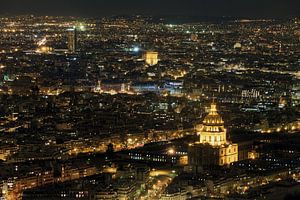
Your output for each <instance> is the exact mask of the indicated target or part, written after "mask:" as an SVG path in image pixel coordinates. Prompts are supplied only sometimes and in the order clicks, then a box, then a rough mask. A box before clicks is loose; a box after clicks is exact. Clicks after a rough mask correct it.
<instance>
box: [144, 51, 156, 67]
mask: <svg viewBox="0 0 300 200" xmlns="http://www.w3.org/2000/svg"><path fill="white" fill-rule="evenodd" d="M144 59H145V62H146V64H147V65H149V66H154V65H157V63H158V52H154V51H147V52H145V54H144Z"/></svg>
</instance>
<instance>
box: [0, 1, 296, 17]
mask: <svg viewBox="0 0 300 200" xmlns="http://www.w3.org/2000/svg"><path fill="white" fill-rule="evenodd" d="M16 14H37V15H73V16H107V15H122V14H144V15H186V16H187V15H189V16H211V17H220V16H232V17H271V18H282V17H291V16H300V0H0V15H16Z"/></svg>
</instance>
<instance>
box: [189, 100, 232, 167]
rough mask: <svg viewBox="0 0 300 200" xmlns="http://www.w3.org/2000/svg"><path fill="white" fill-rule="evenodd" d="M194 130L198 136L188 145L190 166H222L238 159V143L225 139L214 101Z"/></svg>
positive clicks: (221, 121)
mask: <svg viewBox="0 0 300 200" xmlns="http://www.w3.org/2000/svg"><path fill="white" fill-rule="evenodd" d="M196 130H197V133H198V134H199V135H200V138H199V141H198V142H195V143H194V144H191V145H190V147H189V164H190V165H191V166H196V167H203V166H213V165H219V166H223V165H228V164H230V163H233V162H236V161H238V145H237V144H233V143H231V142H230V141H228V140H227V130H226V128H225V127H224V121H223V119H222V117H221V116H220V115H219V114H218V111H217V105H216V104H215V103H212V104H211V108H210V112H209V114H208V115H207V116H206V117H205V119H204V120H203V124H201V125H198V126H197V127H196Z"/></svg>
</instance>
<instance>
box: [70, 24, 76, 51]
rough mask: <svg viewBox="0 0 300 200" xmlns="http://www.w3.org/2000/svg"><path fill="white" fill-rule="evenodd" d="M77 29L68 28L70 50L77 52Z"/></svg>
mask: <svg viewBox="0 0 300 200" xmlns="http://www.w3.org/2000/svg"><path fill="white" fill-rule="evenodd" d="M77 48H78V45H77V29H76V28H73V29H69V30H68V50H69V52H71V53H75V52H76V51H77Z"/></svg>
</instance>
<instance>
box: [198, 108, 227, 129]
mask: <svg viewBox="0 0 300 200" xmlns="http://www.w3.org/2000/svg"><path fill="white" fill-rule="evenodd" d="M203 125H204V126H222V125H224V121H223V119H222V117H221V116H220V115H219V113H218V110H217V105H216V104H215V103H212V104H211V106H210V112H209V114H208V115H207V116H206V117H205V118H204V120H203Z"/></svg>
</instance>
